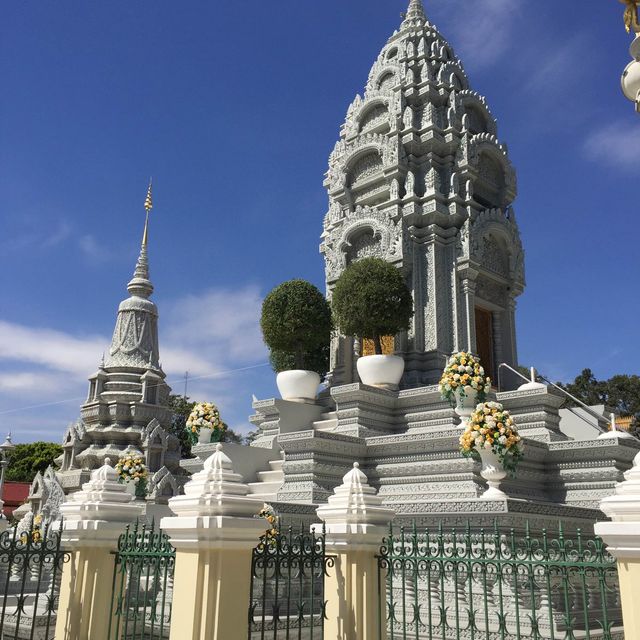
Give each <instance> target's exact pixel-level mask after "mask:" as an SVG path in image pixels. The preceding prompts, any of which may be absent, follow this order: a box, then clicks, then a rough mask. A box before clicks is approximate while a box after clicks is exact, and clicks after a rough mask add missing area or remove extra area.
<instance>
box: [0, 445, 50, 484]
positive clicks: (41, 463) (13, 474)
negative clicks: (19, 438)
mask: <svg viewBox="0 0 640 640" xmlns="http://www.w3.org/2000/svg"><path fill="white" fill-rule="evenodd" d="M61 454H62V447H61V446H60V445H59V444H56V443H54V442H30V443H29V444H18V445H16V448H15V449H13V451H12V452H11V453H10V454H9V456H8V462H9V466H8V467H7V472H6V476H5V478H6V479H7V480H10V481H12V482H31V481H32V480H33V479H34V477H35V475H36V473H38V471H40V472H44V471H45V470H46V469H47V467H48V466H49V465H53V466H55V464H54V460H55V459H56V458H57V457H58V456H59V455H61Z"/></svg>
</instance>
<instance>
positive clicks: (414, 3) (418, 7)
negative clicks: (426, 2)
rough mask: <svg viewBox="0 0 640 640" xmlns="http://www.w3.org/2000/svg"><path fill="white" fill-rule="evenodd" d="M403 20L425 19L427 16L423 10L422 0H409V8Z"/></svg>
mask: <svg viewBox="0 0 640 640" xmlns="http://www.w3.org/2000/svg"><path fill="white" fill-rule="evenodd" d="M404 19H405V20H416V19H417V20H426V19H427V16H426V14H425V12H424V6H423V5H422V0H411V2H409V8H408V9H407V12H406V13H405V14H404Z"/></svg>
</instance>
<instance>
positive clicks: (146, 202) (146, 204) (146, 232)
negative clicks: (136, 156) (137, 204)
mask: <svg viewBox="0 0 640 640" xmlns="http://www.w3.org/2000/svg"><path fill="white" fill-rule="evenodd" d="M152 186H153V179H152V178H149V187H148V188H147V197H146V198H145V199H144V208H145V211H146V212H147V217H146V219H145V221H144V232H143V234H142V244H143V246H145V247H146V246H147V240H148V237H149V212H150V211H151V209H153V197H152V194H151V188H152Z"/></svg>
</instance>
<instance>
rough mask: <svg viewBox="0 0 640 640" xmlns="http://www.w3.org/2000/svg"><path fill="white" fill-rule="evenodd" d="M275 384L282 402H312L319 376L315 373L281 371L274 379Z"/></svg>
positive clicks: (316, 393) (296, 370)
mask: <svg viewBox="0 0 640 640" xmlns="http://www.w3.org/2000/svg"><path fill="white" fill-rule="evenodd" d="M276 384H277V385H278V391H279V392H280V395H281V396H282V399H283V400H289V401H291V402H313V401H314V400H315V399H316V396H317V395H318V387H319V386H320V376H319V375H318V374H317V373H316V372H315V371H303V370H302V369H292V370H291V371H281V372H280V373H279V374H278V375H277V377H276Z"/></svg>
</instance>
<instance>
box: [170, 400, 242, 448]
mask: <svg viewBox="0 0 640 640" xmlns="http://www.w3.org/2000/svg"><path fill="white" fill-rule="evenodd" d="M168 405H169V407H170V408H171V410H172V411H173V417H172V419H171V427H170V428H169V432H170V433H172V434H173V435H174V436H176V438H178V440H179V441H180V449H181V450H182V457H183V458H192V457H193V454H192V453H191V442H190V440H189V436H188V434H187V431H186V426H187V418H188V417H189V414H190V413H191V411H192V410H193V407H194V406H195V405H196V403H195V402H191V401H190V400H189V398H188V397H186V398H185V397H184V396H177V395H170V396H169V400H168ZM222 442H235V443H236V444H245V438H244V437H243V436H241V435H240V434H239V433H237V432H236V431H234V430H233V429H231V428H230V427H227V430H226V431H225V433H224V437H223V439H222Z"/></svg>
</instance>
